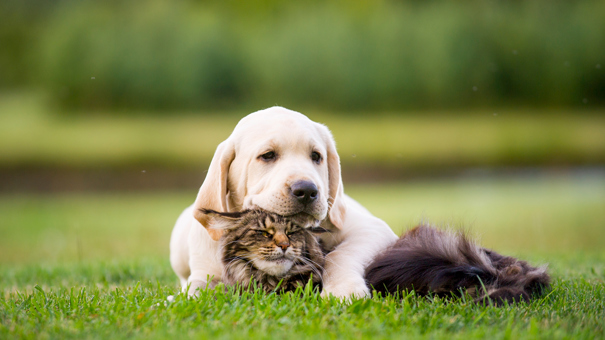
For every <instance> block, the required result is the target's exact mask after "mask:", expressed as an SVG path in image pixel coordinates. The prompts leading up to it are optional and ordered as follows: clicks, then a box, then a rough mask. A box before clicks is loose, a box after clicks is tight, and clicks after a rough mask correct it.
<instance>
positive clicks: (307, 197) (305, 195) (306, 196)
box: [290, 181, 317, 205]
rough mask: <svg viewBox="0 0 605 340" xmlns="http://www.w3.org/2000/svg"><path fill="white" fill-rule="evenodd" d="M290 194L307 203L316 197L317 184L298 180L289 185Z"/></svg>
mask: <svg viewBox="0 0 605 340" xmlns="http://www.w3.org/2000/svg"><path fill="white" fill-rule="evenodd" d="M290 190H292V195H294V197H296V199H297V200H298V201H299V202H300V203H302V204H305V205H306V204H309V203H311V202H313V201H315V199H317V186H316V185H315V183H313V182H311V181H298V182H294V184H292V185H291V186H290Z"/></svg>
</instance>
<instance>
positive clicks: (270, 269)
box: [200, 209, 325, 276]
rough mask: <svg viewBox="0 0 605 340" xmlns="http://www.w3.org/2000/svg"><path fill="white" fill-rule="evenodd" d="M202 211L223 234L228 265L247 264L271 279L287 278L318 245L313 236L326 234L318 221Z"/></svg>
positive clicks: (247, 212)
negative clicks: (308, 248) (310, 246)
mask: <svg viewBox="0 0 605 340" xmlns="http://www.w3.org/2000/svg"><path fill="white" fill-rule="evenodd" d="M200 211H201V212H202V213H204V214H206V215H208V216H209V217H210V218H211V219H213V223H212V228H215V229H220V230H221V231H222V236H221V238H220V240H219V242H221V247H222V249H223V262H224V263H225V264H228V263H230V262H231V261H232V260H235V259H237V260H245V261H246V263H248V262H249V263H251V264H252V265H253V266H254V267H255V268H257V269H259V270H261V271H264V272H266V273H267V274H269V275H272V276H281V275H284V274H286V273H287V272H288V271H289V270H290V268H292V266H293V265H294V262H295V261H296V260H297V258H300V257H302V256H304V252H305V251H306V246H307V244H308V243H309V242H317V240H316V239H315V236H313V233H321V232H323V231H325V230H324V229H321V228H319V221H309V220H308V218H297V217H296V216H292V217H284V216H281V215H277V214H274V213H270V212H267V211H264V210H259V209H255V210H244V211H241V212H229V213H224V212H217V211H213V210H207V209H202V210H200Z"/></svg>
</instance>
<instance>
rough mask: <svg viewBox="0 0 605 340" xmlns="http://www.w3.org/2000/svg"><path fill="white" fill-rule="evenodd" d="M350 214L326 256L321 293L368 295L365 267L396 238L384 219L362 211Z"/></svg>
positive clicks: (349, 295) (326, 294)
mask: <svg viewBox="0 0 605 340" xmlns="http://www.w3.org/2000/svg"><path fill="white" fill-rule="evenodd" d="M352 215H353V216H347V221H346V222H345V227H344V228H343V229H342V230H340V231H339V232H340V233H342V235H340V236H341V237H342V239H343V241H342V242H341V243H340V244H339V245H338V246H336V248H335V249H334V250H333V251H332V252H330V253H329V254H328V255H327V256H326V265H325V267H324V269H325V270H324V286H323V291H322V293H321V294H322V296H329V295H333V296H336V297H351V296H355V297H366V296H368V295H369V294H370V290H369V289H368V287H367V285H366V282H365V278H364V274H365V269H366V267H367V266H368V265H369V264H370V262H371V261H372V260H373V259H374V257H376V255H378V254H379V253H380V252H381V251H383V250H384V249H386V248H387V247H389V246H390V245H392V244H393V243H394V242H395V241H396V240H397V236H396V235H395V233H393V231H392V230H391V228H389V226H388V225H387V224H386V223H385V222H384V221H382V220H380V219H378V218H376V217H374V216H372V215H370V214H369V213H365V212H363V211H362V212H361V213H359V212H357V213H355V214H352Z"/></svg>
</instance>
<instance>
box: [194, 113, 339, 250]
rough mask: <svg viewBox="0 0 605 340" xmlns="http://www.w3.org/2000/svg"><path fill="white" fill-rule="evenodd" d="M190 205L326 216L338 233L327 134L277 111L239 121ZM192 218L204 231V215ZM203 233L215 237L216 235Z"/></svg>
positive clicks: (335, 172)
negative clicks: (194, 200)
mask: <svg viewBox="0 0 605 340" xmlns="http://www.w3.org/2000/svg"><path fill="white" fill-rule="evenodd" d="M194 205H195V209H194V211H196V212H197V211H199V209H212V210H217V211H239V210H242V209H254V208H261V209H264V210H267V211H270V212H274V213H277V214H279V215H283V216H292V215H301V216H308V218H309V220H324V219H326V217H329V220H330V221H331V222H332V224H333V225H335V226H336V227H339V228H340V227H341V226H342V223H343V219H344V212H345V206H344V202H343V190H342V180H341V178H340V160H339V158H338V154H337V153H336V147H335V145H334V141H333V139H332V136H331V134H330V132H329V130H328V129H327V128H326V127H325V126H324V125H321V124H318V123H315V122H313V121H311V120H310V119H308V118H307V117H306V116H304V115H302V114H300V113H298V112H294V111H290V110H287V109H284V108H281V107H272V108H269V109H266V110H262V111H258V112H255V113H252V114H250V115H248V116H246V117H244V118H243V119H242V120H241V121H240V122H239V123H238V125H237V126H236V127H235V130H234V131H233V133H232V134H231V136H230V137H229V138H228V139H227V140H226V141H224V142H223V143H221V144H220V145H219V147H218V148H217V151H216V153H215V155H214V158H213V159H212V163H211V164H210V168H209V170H208V175H207V176H206V179H205V180H204V183H203V184H202V187H201V189H200V192H199V194H198V198H197V200H196V202H195V204H194ZM195 217H196V219H197V220H198V221H200V223H202V225H204V226H205V227H209V223H211V221H210V220H209V219H208V217H207V216H205V215H204V214H199V213H196V215H195ZM208 231H209V233H210V236H211V237H212V238H213V239H215V240H217V239H218V238H220V231H217V230H214V229H212V228H210V229H208Z"/></svg>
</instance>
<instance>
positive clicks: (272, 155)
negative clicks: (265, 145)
mask: <svg viewBox="0 0 605 340" xmlns="http://www.w3.org/2000/svg"><path fill="white" fill-rule="evenodd" d="M276 157H277V155H276V154H275V151H269V152H265V153H264V154H262V155H260V156H258V158H260V159H262V160H263V161H265V162H269V161H272V160H274V159H275V158H276Z"/></svg>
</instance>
